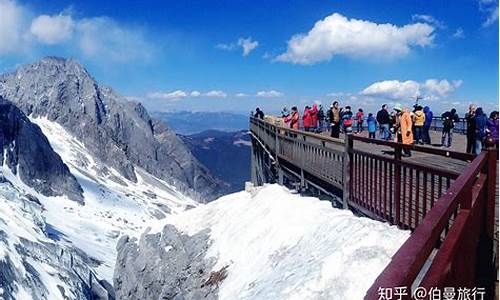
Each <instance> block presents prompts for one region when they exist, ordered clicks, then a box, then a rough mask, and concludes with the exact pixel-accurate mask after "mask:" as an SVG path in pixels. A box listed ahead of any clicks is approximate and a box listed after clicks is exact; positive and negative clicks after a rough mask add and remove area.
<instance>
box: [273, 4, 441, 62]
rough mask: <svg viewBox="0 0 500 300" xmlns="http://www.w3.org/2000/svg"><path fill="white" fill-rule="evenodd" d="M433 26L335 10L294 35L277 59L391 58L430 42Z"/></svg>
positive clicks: (300, 60) (316, 60) (295, 60)
mask: <svg viewBox="0 0 500 300" xmlns="http://www.w3.org/2000/svg"><path fill="white" fill-rule="evenodd" d="M434 29H435V28H434V27H433V26H432V25H429V24H426V23H416V24H408V25H405V26H402V27H398V26H396V25H392V24H377V23H373V22H370V21H364V20H357V19H348V18H346V17H344V16H343V15H340V14H338V13H334V14H332V15H330V16H328V17H326V18H325V19H323V20H320V21H318V22H316V24H314V27H313V28H312V29H311V30H310V31H309V32H308V33H307V34H297V35H294V36H293V37H292V38H291V39H290V40H289V41H288V48H287V51H286V52H285V53H283V54H281V55H279V56H278V57H277V58H276V60H278V61H284V62H291V63H294V64H314V63H317V62H321V61H329V60H330V59H331V58H332V57H333V56H334V55H346V56H350V57H364V58H368V57H369V58H382V59H392V58H396V57H402V56H405V55H407V54H408V53H409V52H410V49H411V48H412V47H416V46H419V47H426V46H429V45H431V44H432V41H433V39H434V35H433V32H434Z"/></svg>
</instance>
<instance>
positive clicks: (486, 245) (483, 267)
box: [476, 145, 498, 295]
mask: <svg viewBox="0 0 500 300" xmlns="http://www.w3.org/2000/svg"><path fill="white" fill-rule="evenodd" d="M486 146H487V147H488V145H486ZM483 151H487V152H488V156H487V160H488V161H487V163H486V165H485V168H486V170H485V173H486V176H487V177H486V192H485V193H483V195H484V197H485V199H484V200H483V203H484V208H483V209H484V211H485V217H484V220H483V222H484V223H483V224H481V225H482V226H481V232H480V237H479V248H478V254H477V257H478V260H477V261H476V263H477V268H476V270H477V274H476V276H477V282H478V284H479V285H480V286H484V287H485V288H486V295H494V290H495V288H494V280H493V278H496V268H495V261H494V259H495V248H496V249H498V245H496V247H495V245H494V238H495V236H494V234H495V197H496V195H495V194H496V193H495V192H496V184H497V155H498V152H497V150H494V149H492V148H491V147H490V148H487V150H483ZM478 201H480V200H479V199H478ZM496 255H497V256H498V253H496Z"/></svg>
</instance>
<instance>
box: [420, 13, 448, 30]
mask: <svg viewBox="0 0 500 300" xmlns="http://www.w3.org/2000/svg"><path fill="white" fill-rule="evenodd" d="M411 18H412V20H413V21H417V22H419V21H421V22H425V23H429V24H431V25H432V26H434V27H436V28H440V29H443V28H446V25H445V24H444V23H443V22H441V21H439V20H437V19H436V18H434V17H433V16H431V15H419V14H416V15H413V16H411Z"/></svg>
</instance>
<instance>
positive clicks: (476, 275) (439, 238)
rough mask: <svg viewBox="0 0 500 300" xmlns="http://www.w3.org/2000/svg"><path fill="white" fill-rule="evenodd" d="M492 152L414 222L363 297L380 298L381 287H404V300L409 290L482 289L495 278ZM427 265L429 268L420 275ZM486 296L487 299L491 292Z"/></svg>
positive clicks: (475, 162) (494, 160) (473, 164)
mask: <svg viewBox="0 0 500 300" xmlns="http://www.w3.org/2000/svg"><path fill="white" fill-rule="evenodd" d="M497 153H498V152H495V151H483V152H482V153H481V154H480V155H479V156H478V157H476V158H475V159H474V160H473V161H472V162H471V163H470V165H468V166H467V167H466V169H465V171H464V172H462V173H461V174H460V175H459V176H458V177H457V178H455V180H454V182H453V183H451V185H450V187H449V188H448V189H447V190H446V191H445V192H444V193H442V195H441V197H439V199H438V200H437V201H435V203H434V206H433V207H432V208H431V209H430V210H429V211H428V212H427V214H426V215H425V217H424V218H423V219H422V221H421V222H420V224H418V223H417V224H418V226H416V227H415V230H414V232H413V233H412V235H411V236H410V237H409V238H408V240H407V241H406V242H405V243H404V244H403V246H402V247H401V248H400V249H399V250H398V252H397V253H396V254H395V255H394V256H393V258H392V260H391V262H390V263H389V265H388V266H387V267H386V268H385V270H384V271H383V272H382V273H381V274H380V275H379V277H378V278H377V279H376V281H375V282H374V284H373V285H372V287H371V288H370V289H369V290H368V292H367V294H366V296H365V299H380V289H387V288H389V289H391V288H396V287H405V288H407V290H408V295H407V296H406V298H404V299H410V298H411V297H412V293H411V288H412V286H413V287H416V286H420V287H423V288H425V289H426V290H427V291H430V289H431V288H438V289H439V288H440V289H443V288H444V287H467V288H472V287H474V286H477V285H481V284H483V287H484V285H485V281H484V280H483V279H485V278H486V279H490V280H492V278H494V271H493V272H491V271H492V269H491V267H492V266H493V262H492V253H493V232H494V210H495V189H496V163H497ZM396 165H397V164H396ZM402 202H403V200H402ZM402 205H403V204H402V203H401V204H400V206H402ZM389 219H390V218H388V220H389ZM389 221H390V220H389ZM396 221H397V220H396ZM450 224H451V225H450ZM448 226H450V228H449V230H448V229H447V227H448ZM431 254H432V255H431ZM432 257H433V258H432ZM426 263H428V264H429V263H430V268H429V269H428V270H427V271H425V270H424V271H422V268H423V267H424V264H426ZM488 294H489V295H490V296H491V295H492V294H491V290H488V291H487V295H488ZM485 299H486V298H485Z"/></svg>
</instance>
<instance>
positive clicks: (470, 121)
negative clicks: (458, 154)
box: [465, 104, 476, 154]
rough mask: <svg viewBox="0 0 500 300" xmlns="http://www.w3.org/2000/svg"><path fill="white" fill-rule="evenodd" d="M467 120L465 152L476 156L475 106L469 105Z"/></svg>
mask: <svg viewBox="0 0 500 300" xmlns="http://www.w3.org/2000/svg"><path fill="white" fill-rule="evenodd" d="M465 120H466V121H467V132H466V138H467V146H466V149H465V151H466V152H467V153H472V154H476V147H475V145H476V139H475V135H476V106H475V105H474V104H471V105H469V111H468V112H467V113H466V114H465Z"/></svg>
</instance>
